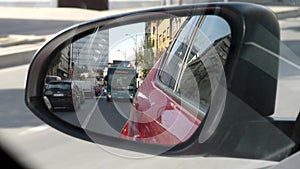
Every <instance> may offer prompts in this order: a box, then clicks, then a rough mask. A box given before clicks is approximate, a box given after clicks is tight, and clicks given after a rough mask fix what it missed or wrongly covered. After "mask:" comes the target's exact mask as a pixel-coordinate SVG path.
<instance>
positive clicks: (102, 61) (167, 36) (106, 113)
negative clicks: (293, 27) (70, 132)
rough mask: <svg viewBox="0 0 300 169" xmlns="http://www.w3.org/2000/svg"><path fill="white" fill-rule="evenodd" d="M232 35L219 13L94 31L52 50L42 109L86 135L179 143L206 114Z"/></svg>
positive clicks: (197, 125)
mask: <svg viewBox="0 0 300 169" xmlns="http://www.w3.org/2000/svg"><path fill="white" fill-rule="evenodd" d="M211 27H213V28H214V29H211ZM230 33H231V32H230V28H229V25H228V24H227V22H226V21H225V20H223V19H221V18H220V17H216V16H193V17H174V16H172V17H170V18H167V19H160V20H152V21H149V22H140V23H134V24H128V25H125V26H119V27H113V28H101V29H100V28H95V30H94V31H93V33H91V34H87V35H84V36H82V37H80V38H78V39H76V40H75V39H74V41H72V43H69V44H66V45H65V46H63V47H61V50H60V51H58V52H56V53H53V55H54V56H55V57H53V60H52V61H51V63H50V64H49V68H48V71H47V75H46V77H45V85H44V94H43V98H44V102H45V105H46V106H47V108H48V109H49V111H50V112H51V113H53V114H55V116H57V117H59V118H60V119H62V120H64V121H66V122H68V123H70V124H73V125H75V126H78V127H81V128H83V129H84V130H85V131H87V132H95V133H99V134H103V135H108V136H113V137H117V138H120V137H121V138H124V139H129V140H134V141H141V142H147V143H151V144H160V145H176V144H178V143H181V142H184V141H186V140H187V139H188V138H190V137H191V136H192V134H193V133H194V132H195V131H196V129H197V128H198V127H199V125H200V124H201V121H202V120H203V118H204V116H205V114H206V113H207V111H208V107H209V106H210V98H211V93H212V92H211V89H212V88H213V87H214V86H212V85H213V84H212V83H211V82H210V81H209V78H218V77H217V75H216V74H217V72H214V70H212V68H213V67H214V64H216V63H212V62H215V61H217V62H218V63H221V67H222V66H223V65H224V64H225V61H226V58H227V54H228V51H229V47H230V37H231V36H230ZM169 46H170V48H169ZM168 48H169V49H168ZM164 53H165V54H164ZM161 56H163V57H161ZM219 61H220V62H219ZM162 72H163V73H162ZM197 72H200V74H199V73H197ZM210 76H214V77H210ZM182 79H184V80H185V81H186V82H188V84H186V85H185V86H184V85H183V84H182V82H181V80H182ZM157 82H158V84H160V85H156V83H157ZM170 91H171V92H170ZM191 91H197V92H192V93H190V92H191ZM199 92H201V94H202V95H201V94H199ZM189 96H193V98H191V97H189ZM179 123H180V124H182V125H183V126H182V125H178V124H179ZM180 126H181V127H180Z"/></svg>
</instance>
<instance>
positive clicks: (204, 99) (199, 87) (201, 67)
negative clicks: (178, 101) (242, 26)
mask: <svg viewBox="0 0 300 169" xmlns="http://www.w3.org/2000/svg"><path fill="white" fill-rule="evenodd" d="M212 28H217V29H212ZM220 28H222V29H220ZM229 47H230V27H229V25H228V23H227V22H226V21H224V20H223V19H222V18H220V17H217V16H206V17H205V19H203V20H202V22H201V26H200V28H199V30H198V32H197V33H196V36H195V39H194V42H193V45H192V47H191V49H190V53H189V55H188V56H187V59H186V62H185V65H184V70H183V73H182V75H181V78H180V81H179V83H178V84H179V85H178V89H177V91H176V93H177V94H179V95H180V96H181V97H182V98H184V99H185V100H188V102H189V103H191V104H193V105H195V106H197V108H200V109H202V110H203V111H204V112H207V110H208V108H209V106H210V102H211V95H212V88H213V87H215V86H216V85H217V84H212V83H213V81H214V80H213V79H215V78H217V77H218V72H219V70H218V67H220V66H221V67H222V66H223V65H224V64H225V61H226V59H227V54H228V51H229Z"/></svg>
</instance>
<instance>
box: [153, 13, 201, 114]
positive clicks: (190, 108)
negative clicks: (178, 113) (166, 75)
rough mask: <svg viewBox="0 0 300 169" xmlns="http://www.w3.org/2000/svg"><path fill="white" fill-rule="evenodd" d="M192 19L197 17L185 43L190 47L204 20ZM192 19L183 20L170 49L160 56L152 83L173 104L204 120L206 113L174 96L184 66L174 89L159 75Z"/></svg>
mask: <svg viewBox="0 0 300 169" xmlns="http://www.w3.org/2000/svg"><path fill="white" fill-rule="evenodd" d="M194 17H199V18H198V19H197V20H196V23H195V26H194V28H193V29H192V30H193V32H192V34H193V35H192V36H191V37H192V38H191V39H189V40H188V41H187V44H188V46H190V45H191V44H192V43H193V42H194V39H195V36H194V35H195V34H196V33H197V32H198V30H199V28H200V26H201V24H202V22H203V20H204V18H205V15H203V16H200V15H198V16H194ZM191 18H192V17H190V18H187V19H186V20H185V22H184V23H183V25H182V26H181V28H180V29H179V31H178V32H177V34H176V36H175V38H174V40H173V41H172V43H171V44H170V47H169V48H168V50H167V51H166V52H165V53H164V54H163V55H162V57H163V59H162V61H161V63H160V65H159V68H158V73H157V74H156V78H155V81H154V83H155V84H156V86H157V87H158V88H159V89H160V90H162V91H164V92H165V93H167V94H168V96H169V97H171V98H172V99H173V100H174V101H175V102H177V103H180V104H181V105H182V106H183V107H184V108H185V109H187V110H188V111H189V112H190V113H191V114H192V115H195V116H197V117H198V118H202V119H203V118H204V117H205V115H206V112H205V111H203V110H201V109H199V108H198V107H196V106H194V105H193V104H191V103H190V102H189V101H188V100H186V99H183V98H182V97H180V96H179V95H178V94H176V92H175V91H176V90H177V86H178V80H179V79H180V77H181V74H182V71H183V70H184V66H182V67H180V70H179V71H178V74H177V77H176V79H175V85H174V88H173V89H172V88H170V87H169V86H168V85H166V84H165V83H163V82H162V81H161V79H160V75H161V72H162V71H163V70H164V68H165V65H166V64H167V63H166V61H167V60H168V58H169V57H172V56H171V51H172V50H173V47H174V46H175V44H176V42H177V39H178V37H179V35H180V34H181V32H182V30H183V28H184V27H185V26H186V25H187V24H188V22H189V21H190V19H191ZM190 50H191V49H190V48H187V50H186V51H185V54H184V56H183V59H182V63H183V64H184V63H185V61H186V59H187V57H188V55H189V53H190Z"/></svg>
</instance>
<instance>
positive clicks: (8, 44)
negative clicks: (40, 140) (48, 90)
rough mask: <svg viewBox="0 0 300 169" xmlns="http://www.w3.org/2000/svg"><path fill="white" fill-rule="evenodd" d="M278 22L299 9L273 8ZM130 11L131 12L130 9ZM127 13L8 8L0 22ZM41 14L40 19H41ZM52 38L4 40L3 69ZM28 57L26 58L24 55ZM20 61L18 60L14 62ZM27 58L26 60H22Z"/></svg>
mask: <svg viewBox="0 0 300 169" xmlns="http://www.w3.org/2000/svg"><path fill="white" fill-rule="evenodd" d="M270 8H271V10H273V11H274V13H275V14H276V15H277V17H278V19H284V18H289V17H296V16H300V9H299V7H290V6H289V7H287V6H286V7H285V6H283V7H281V6H270ZM127 10H129V9H127ZM120 12H126V10H111V11H102V12H100V11H94V10H85V9H76V8H6V7H0V19H2V18H3V19H30V20H61V21H68V20H70V21H87V20H92V19H96V18H101V17H103V16H107V15H113V14H117V13H120ZM37 14H38V15H37ZM49 36H51V35H44V36H34V35H30V36H25V35H9V36H6V37H1V36H0V68H3V67H8V66H13V65H16V64H17V65H18V64H27V63H29V61H30V60H31V58H32V56H33V54H34V53H35V51H36V50H37V49H38V48H39V47H40V46H41V44H42V43H43V42H44V41H46V39H47V38H49ZM23 54H24V55H23ZM25 54H26V56H25ZM11 57H18V58H11ZM20 57H23V58H20Z"/></svg>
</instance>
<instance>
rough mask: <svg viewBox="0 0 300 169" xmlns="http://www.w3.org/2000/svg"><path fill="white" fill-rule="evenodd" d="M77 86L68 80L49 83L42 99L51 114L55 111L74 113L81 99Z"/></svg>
mask: <svg viewBox="0 0 300 169" xmlns="http://www.w3.org/2000/svg"><path fill="white" fill-rule="evenodd" d="M80 96H81V92H80V90H79V88H78V86H77V85H75V84H74V83H72V81H70V80H60V81H50V82H49V83H48V85H47V86H46V89H45V93H44V99H45V103H46V105H47V107H48V108H49V109H50V110H51V112H53V111H55V110H57V109H66V110H71V111H76V110H78V109H79V108H80V103H81V102H82V99H81V98H80Z"/></svg>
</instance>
